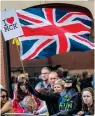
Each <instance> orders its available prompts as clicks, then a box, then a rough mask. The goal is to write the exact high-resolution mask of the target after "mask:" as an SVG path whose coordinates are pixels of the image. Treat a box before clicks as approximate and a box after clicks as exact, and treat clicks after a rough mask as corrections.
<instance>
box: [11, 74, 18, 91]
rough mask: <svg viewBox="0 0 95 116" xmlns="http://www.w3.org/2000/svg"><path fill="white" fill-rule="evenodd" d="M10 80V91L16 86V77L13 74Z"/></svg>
mask: <svg viewBox="0 0 95 116" xmlns="http://www.w3.org/2000/svg"><path fill="white" fill-rule="evenodd" d="M11 80H12V91H14V90H15V89H16V88H17V78H16V77H15V76H12V77H11Z"/></svg>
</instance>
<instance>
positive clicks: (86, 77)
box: [80, 72, 93, 91]
mask: <svg viewBox="0 0 95 116" xmlns="http://www.w3.org/2000/svg"><path fill="white" fill-rule="evenodd" d="M82 76H83V79H82V80H81V81H80V88H81V91H82V90H83V89H84V88H87V87H92V80H93V78H92V77H91V74H90V73H88V72H83V74H82Z"/></svg>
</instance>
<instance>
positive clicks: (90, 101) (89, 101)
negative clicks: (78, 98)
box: [78, 87, 94, 116]
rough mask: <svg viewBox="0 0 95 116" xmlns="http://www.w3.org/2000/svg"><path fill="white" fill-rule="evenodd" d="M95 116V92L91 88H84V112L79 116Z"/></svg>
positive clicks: (80, 112) (79, 113)
mask: <svg viewBox="0 0 95 116" xmlns="http://www.w3.org/2000/svg"><path fill="white" fill-rule="evenodd" d="M87 115H91V116H92V115H94V90H93V89H92V88H91V87H88V88H84V89H83V91H82V111H79V112H78V116H87Z"/></svg>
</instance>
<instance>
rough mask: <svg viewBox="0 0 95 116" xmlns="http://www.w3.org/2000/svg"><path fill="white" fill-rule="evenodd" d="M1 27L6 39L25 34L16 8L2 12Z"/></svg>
mask: <svg viewBox="0 0 95 116" xmlns="http://www.w3.org/2000/svg"><path fill="white" fill-rule="evenodd" d="M1 29H2V32H3V36H4V39H5V41H7V40H10V39H13V38H15V37H19V36H22V35H23V31H22V28H21V25H20V22H19V19H18V16H17V14H16V10H15V9H10V10H6V11H3V12H2V13H1Z"/></svg>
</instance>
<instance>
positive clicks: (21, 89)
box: [13, 82, 29, 113]
mask: <svg viewBox="0 0 95 116" xmlns="http://www.w3.org/2000/svg"><path fill="white" fill-rule="evenodd" d="M27 95H29V91H28V89H27V88H26V86H25V82H18V83H17V89H16V91H15V92H14V98H13V108H14V112H16V113H23V108H22V107H21V106H20V105H19V103H20V102H21V101H22V100H23V99H24V97H25V96H27Z"/></svg>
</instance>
